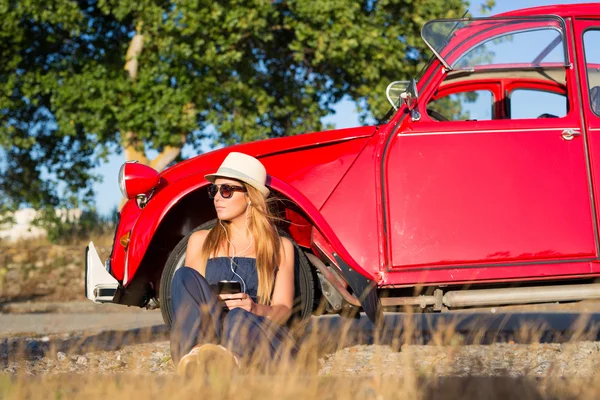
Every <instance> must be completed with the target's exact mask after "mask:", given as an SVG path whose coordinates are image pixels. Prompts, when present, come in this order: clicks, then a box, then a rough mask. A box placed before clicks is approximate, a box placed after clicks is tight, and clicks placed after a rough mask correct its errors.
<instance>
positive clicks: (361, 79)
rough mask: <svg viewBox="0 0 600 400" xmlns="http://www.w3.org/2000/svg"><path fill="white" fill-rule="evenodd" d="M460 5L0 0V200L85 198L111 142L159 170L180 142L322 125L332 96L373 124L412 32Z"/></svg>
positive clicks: (352, 0)
mask: <svg viewBox="0 0 600 400" xmlns="http://www.w3.org/2000/svg"><path fill="white" fill-rule="evenodd" d="M466 6H467V2H465V1H463V0H412V1H411V0H379V1H378V0H364V1H356V0H331V1H317V2H313V1H307V0H301V1H294V0H287V1H286V0H269V1H267V0H250V1H248V0H243V1H242V0H229V1H207V0H46V1H39V0H0V55H1V59H2V63H0V89H1V90H2V96H0V120H1V125H0V146H1V147H2V149H3V150H4V151H3V152H2V154H0V209H3V208H4V209H14V208H18V207H20V206H23V205H29V206H32V207H36V208H40V207H44V206H53V207H56V206H79V205H81V204H84V205H85V204H89V203H90V202H91V201H92V199H93V196H94V193H93V192H92V189H91V185H90V183H91V182H92V181H93V180H95V179H98V178H97V177H95V176H93V175H92V174H91V169H92V168H93V167H95V166H97V165H98V164H99V163H100V162H101V161H102V160H105V159H106V157H107V155H108V154H109V153H111V152H115V151H125V153H126V157H127V159H138V160H140V161H141V162H144V163H147V164H149V165H152V166H153V167H155V168H156V169H157V170H162V169H163V168H165V167H166V166H167V165H168V164H170V163H171V162H173V161H174V160H177V159H178V157H180V151H181V148H182V146H183V145H184V144H186V143H189V144H191V145H192V146H194V147H195V148H197V149H199V148H200V145H201V143H202V142H203V141H204V140H205V139H209V140H211V141H212V143H213V145H218V144H225V145H228V144H232V143H237V142H244V141H252V140H257V139H263V138H268V137H279V136H285V135H294V134H298V133H302V132H308V131H318V130H322V129H323V128H324V127H323V126H322V124H321V118H322V117H323V116H326V115H328V114H330V113H331V112H332V107H333V105H334V104H335V103H336V102H338V101H339V100H340V99H342V98H343V97H345V96H346V97H347V98H349V99H351V100H352V101H354V102H355V103H356V104H357V106H358V107H359V111H360V115H361V117H362V119H363V121H364V120H365V119H366V118H367V117H371V116H374V117H375V118H377V117H381V116H382V115H384V114H385V112H386V111H387V109H388V108H389V106H388V104H387V102H386V100H385V95H384V92H385V87H386V85H387V84H388V83H389V82H390V81H392V80H398V79H407V78H410V77H412V76H414V75H416V73H417V71H418V70H419V69H420V68H421V67H422V65H423V63H424V62H425V60H426V59H427V58H428V57H429V53H428V52H427V51H426V50H425V46H424V44H423V43H422V42H421V39H420V37H419V33H420V28H421V26H422V25H423V24H424V23H425V22H426V21H427V20H430V19H433V18H451V17H460V16H462V15H463V13H464V10H465V8H466ZM149 149H155V150H157V151H158V152H159V156H158V157H156V158H155V159H153V160H149V159H148V158H147V157H146V152H147V150H149ZM61 185H62V186H61ZM59 187H63V188H64V190H62V191H61V190H59V189H58V188H59Z"/></svg>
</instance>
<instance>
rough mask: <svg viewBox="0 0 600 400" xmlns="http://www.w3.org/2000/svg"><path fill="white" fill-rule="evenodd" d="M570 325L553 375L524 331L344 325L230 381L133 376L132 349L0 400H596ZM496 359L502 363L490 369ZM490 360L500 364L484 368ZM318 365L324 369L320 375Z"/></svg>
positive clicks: (594, 366)
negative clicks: (110, 362) (359, 367)
mask: <svg viewBox="0 0 600 400" xmlns="http://www.w3.org/2000/svg"><path fill="white" fill-rule="evenodd" d="M457 318H460V316H459V317H457ZM579 326H581V324H579ZM579 326H578V327H575V328H574V329H573V330H572V332H571V335H573V336H572V339H571V341H570V342H567V343H563V344H562V345H561V347H557V346H558V344H557V345H552V346H554V347H555V348H556V349H559V351H560V354H558V355H559V356H560V357H561V360H563V361H561V362H563V363H564V360H567V361H566V363H567V364H568V363H569V362H570V361H572V362H573V363H576V365H571V366H570V367H568V370H569V371H570V372H569V373H568V374H565V373H563V372H561V369H560V368H563V369H564V368H566V367H565V365H562V366H559V365H556V366H555V365H551V366H550V368H548V369H547V370H546V372H545V373H544V374H543V375H540V374H539V373H536V369H537V368H538V367H539V358H540V357H546V355H544V354H547V353H548V352H547V351H546V353H542V352H541V350H542V348H543V346H545V345H544V344H542V343H539V341H540V340H541V338H542V329H541V326H540V325H539V324H533V325H531V326H529V327H523V328H522V329H520V330H519V331H518V332H516V334H515V336H514V337H513V338H511V339H510V340H511V341H517V342H519V341H523V343H524V344H519V343H513V342H510V341H509V343H504V344H494V343H492V344H485V345H480V344H475V345H473V344H472V343H473V342H475V343H477V341H478V340H479V339H480V338H489V337H490V335H489V333H490V332H486V329H485V327H483V326H479V327H478V328H477V329H474V331H473V334H472V335H469V337H466V336H465V335H464V334H460V333H458V332H457V331H456V329H455V326H454V324H453V323H447V324H445V325H443V326H438V327H436V328H435V329H434V331H433V333H432V334H431V335H429V336H428V337H423V336H422V335H421V333H420V330H419V329H416V328H415V327H414V326H410V324H406V325H404V326H403V327H393V328H394V329H390V330H387V331H386V332H385V333H384V334H381V335H379V334H377V333H376V332H375V333H374V332H373V331H369V332H367V333H366V334H367V336H370V337H369V338H365V337H364V335H365V332H366V331H365V329H357V322H356V321H346V322H344V323H342V324H340V325H338V326H335V327H332V326H328V325H326V324H325V325H318V326H316V327H315V326H312V327H310V329H307V330H306V331H305V332H303V341H302V343H301V346H300V352H299V354H298V357H297V358H296V359H295V360H293V361H292V360H290V359H287V358H286V357H284V358H283V360H281V361H278V362H277V363H272V364H267V363H265V361H264V359H263V358H260V357H259V358H257V359H253V360H247V366H246V367H245V368H243V369H242V371H241V372H240V373H237V374H233V375H232V374H230V373H229V372H227V371H225V370H224V369H223V368H222V367H221V365H220V364H219V363H218V362H214V363H213V364H211V365H210V368H209V370H208V371H204V373H201V374H199V375H196V376H194V377H193V378H192V379H183V378H181V377H179V376H177V375H176V374H175V373H174V366H173V365H172V362H171V361H170V360H169V359H168V356H167V357H166V359H165V360H161V362H163V363H164V365H166V367H165V369H164V371H163V372H164V374H162V375H156V374H151V373H150V372H149V370H148V368H147V367H144V366H142V368H139V366H138V368H136V367H135V366H136V365H138V364H140V361H139V359H141V358H143V357H148V354H147V352H148V350H147V349H146V350H140V348H136V347H135V346H132V347H131V348H130V351H128V352H126V354H127V355H126V356H125V355H124V356H123V358H121V356H119V357H120V363H121V364H123V365H126V367H124V368H120V369H117V370H116V371H115V370H113V369H112V368H107V369H106V370H102V371H99V370H94V369H93V368H89V369H87V370H85V371H81V370H79V371H74V372H69V370H68V369H64V370H60V371H57V370H50V371H48V372H46V373H43V374H40V375H36V376H32V375H29V374H26V373H24V372H17V373H16V374H10V375H1V374H0V399H2V400H4V399H7V400H8V399H23V398H27V399H38V398H40V399H42V398H43V399H46V398H56V399H71V398H73V399H80V398H82V399H86V400H92V399H106V398H115V397H117V398H144V399H163V398H178V399H188V398H189V399H192V398H198V397H202V398H219V399H229V398H231V399H236V400H241V399H259V398H277V399H279V398H284V399H285V398H289V399H295V398H323V399H405V398H408V399H481V398H484V399H513V398H515V399H546V398H548V399H554V398H561V399H562V398H565V399H571V398H573V399H575V398H577V399H597V398H600V373H599V372H598V367H599V366H600V360H598V356H599V353H598V351H596V352H595V353H590V354H589V356H588V357H587V358H586V355H585V354H583V355H582V354H581V346H580V343H581V342H579V341H580V340H587V339H591V340H595V338H596V337H597V332H591V331H589V332H582V331H581V329H580V328H579ZM492 336H493V335H492ZM565 338H566V337H563V339H565ZM143 341H144V340H143V338H142V342H143ZM365 342H367V343H369V344H370V345H369V347H368V348H369V349H370V351H371V353H370V357H369V359H368V361H364V360H362V361H361V362H363V363H364V364H365V365H364V368H363V372H362V373H359V374H355V373H354V372H350V373H349V372H347V371H348V370H352V369H354V368H355V367H356V357H352V356H353V355H356V356H357V357H360V354H357V353H359V352H360V351H362V350H360V348H361V346H358V349H359V350H356V349H357V346H356V344H357V343H365ZM130 343H131V342H130ZM415 343H421V344H426V346H422V345H421V344H415ZM88 345H89V346H91V347H92V348H87V349H85V350H84V351H93V350H94V349H93V345H94V343H93V342H92V343H89V344H88ZM499 346H500V350H502V353H501V355H500V356H499V355H498V354H499V353H497V352H498V350H499ZM364 347H365V346H364V345H363V346H362V348H363V349H364ZM423 347H426V348H428V349H433V350H435V351H436V358H434V359H432V360H428V363H423V360H422V359H421V358H420V356H419V354H421V357H422V354H423V353H422V352H421V353H419V351H418V350H419V349H421V350H422V348H423ZM474 349H476V352H474ZM56 350H57V349H54V350H52V351H50V352H49V353H50V354H54V353H53V352H54V351H56ZM60 350H64V351H67V353H68V352H69V351H68V349H64V348H63V349H60ZM80 350H81V348H80ZM353 350H354V351H353ZM538 350H540V353H539V354H540V356H538V357H537V358H536V357H535V356H531V357H529V358H528V360H527V362H525V363H523V360H519V359H517V358H518V356H515V358H514V359H513V358H511V357H510V354H511V351H514V352H515V354H521V355H522V354H523V351H526V352H527V353H535V352H537V351H538ZM519 352H520V353H519ZM88 354H89V353H88ZM284 354H287V353H284ZM440 355H443V357H440ZM530 355H531V354H530ZM24 356H25V354H20V355H19V356H18V357H24ZM390 356H392V357H390ZM497 357H503V358H504V359H503V360H495V358H497ZM494 361H503V362H504V364H505V365H504V366H502V368H491V367H490V363H493V362H494ZM326 362H327V363H329V364H332V365H333V367H332V368H330V369H328V370H325V369H324V368H323V365H324V363H326ZM550 362H552V360H550ZM90 363H91V361H90ZM517 364H518V366H517ZM465 368H466V369H465ZM504 368H506V369H504ZM57 369H58V368H57ZM21 371H24V370H21ZM461 371H462V372H461ZM464 371H468V372H466V373H465V372H464Z"/></svg>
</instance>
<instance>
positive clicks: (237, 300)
mask: <svg viewBox="0 0 600 400" xmlns="http://www.w3.org/2000/svg"><path fill="white" fill-rule="evenodd" d="M219 297H220V298H221V300H224V301H225V305H226V306H227V309H229V310H233V309H234V308H243V309H244V310H246V311H249V312H254V308H255V304H256V303H254V301H253V300H252V298H251V297H250V296H248V294H246V293H236V294H220V295H219Z"/></svg>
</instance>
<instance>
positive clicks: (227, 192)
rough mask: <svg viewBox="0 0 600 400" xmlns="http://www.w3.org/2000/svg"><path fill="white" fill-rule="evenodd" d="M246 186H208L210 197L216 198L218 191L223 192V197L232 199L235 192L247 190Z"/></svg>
mask: <svg viewBox="0 0 600 400" xmlns="http://www.w3.org/2000/svg"><path fill="white" fill-rule="evenodd" d="M247 191H248V190H246V188H245V187H243V186H233V185H227V184H224V185H215V184H213V185H210V186H209V187H208V197H209V198H211V199H214V198H215V196H216V195H217V192H219V193H221V197H222V198H224V199H230V198H231V196H233V192H247Z"/></svg>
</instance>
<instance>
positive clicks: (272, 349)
mask: <svg viewBox="0 0 600 400" xmlns="http://www.w3.org/2000/svg"><path fill="white" fill-rule="evenodd" d="M230 263H231V260H230V258H229V257H216V258H211V259H209V260H208V262H207V263H206V272H205V275H206V277H204V276H202V275H200V273H199V272H198V271H196V270H195V269H193V268H190V267H182V268H180V269H178V270H177V271H176V272H175V275H174V276H173V283H172V285H171V306H172V310H173V323H172V330H171V358H172V359H173V362H174V363H175V364H177V363H178V362H179V360H180V359H181V357H183V356H184V355H185V354H187V353H188V352H189V351H190V350H191V349H192V348H194V347H195V346H197V345H200V344H203V343H217V344H222V345H224V346H225V347H227V348H229V349H230V350H231V351H233V352H234V353H235V354H236V355H237V356H238V358H239V359H240V360H242V361H244V360H248V359H250V358H252V357H255V358H256V357H268V358H270V359H275V358H276V357H280V356H284V355H291V356H294V355H295V353H296V350H297V349H296V347H295V344H294V339H293V337H292V336H291V335H290V333H289V331H288V329H287V327H285V326H281V325H278V324H276V323H274V322H272V321H271V320H269V319H268V318H266V317H262V316H259V315H256V314H253V313H251V312H248V311H246V310H244V309H241V308H234V309H232V310H229V311H227V310H226V309H224V308H223V302H222V301H221V300H220V299H219V298H218V297H217V295H215V293H214V292H213V290H212V288H211V285H216V284H217V282H218V281H220V280H230V281H237V282H240V283H242V290H244V289H245V293H247V294H248V295H249V296H250V297H252V298H253V299H254V301H256V296H257V292H258V274H257V271H256V259H255V258H249V257H235V259H234V264H233V271H232V269H231V264H230ZM234 271H235V273H234ZM236 274H237V275H236ZM238 275H239V276H238ZM242 281H243V282H242Z"/></svg>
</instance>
